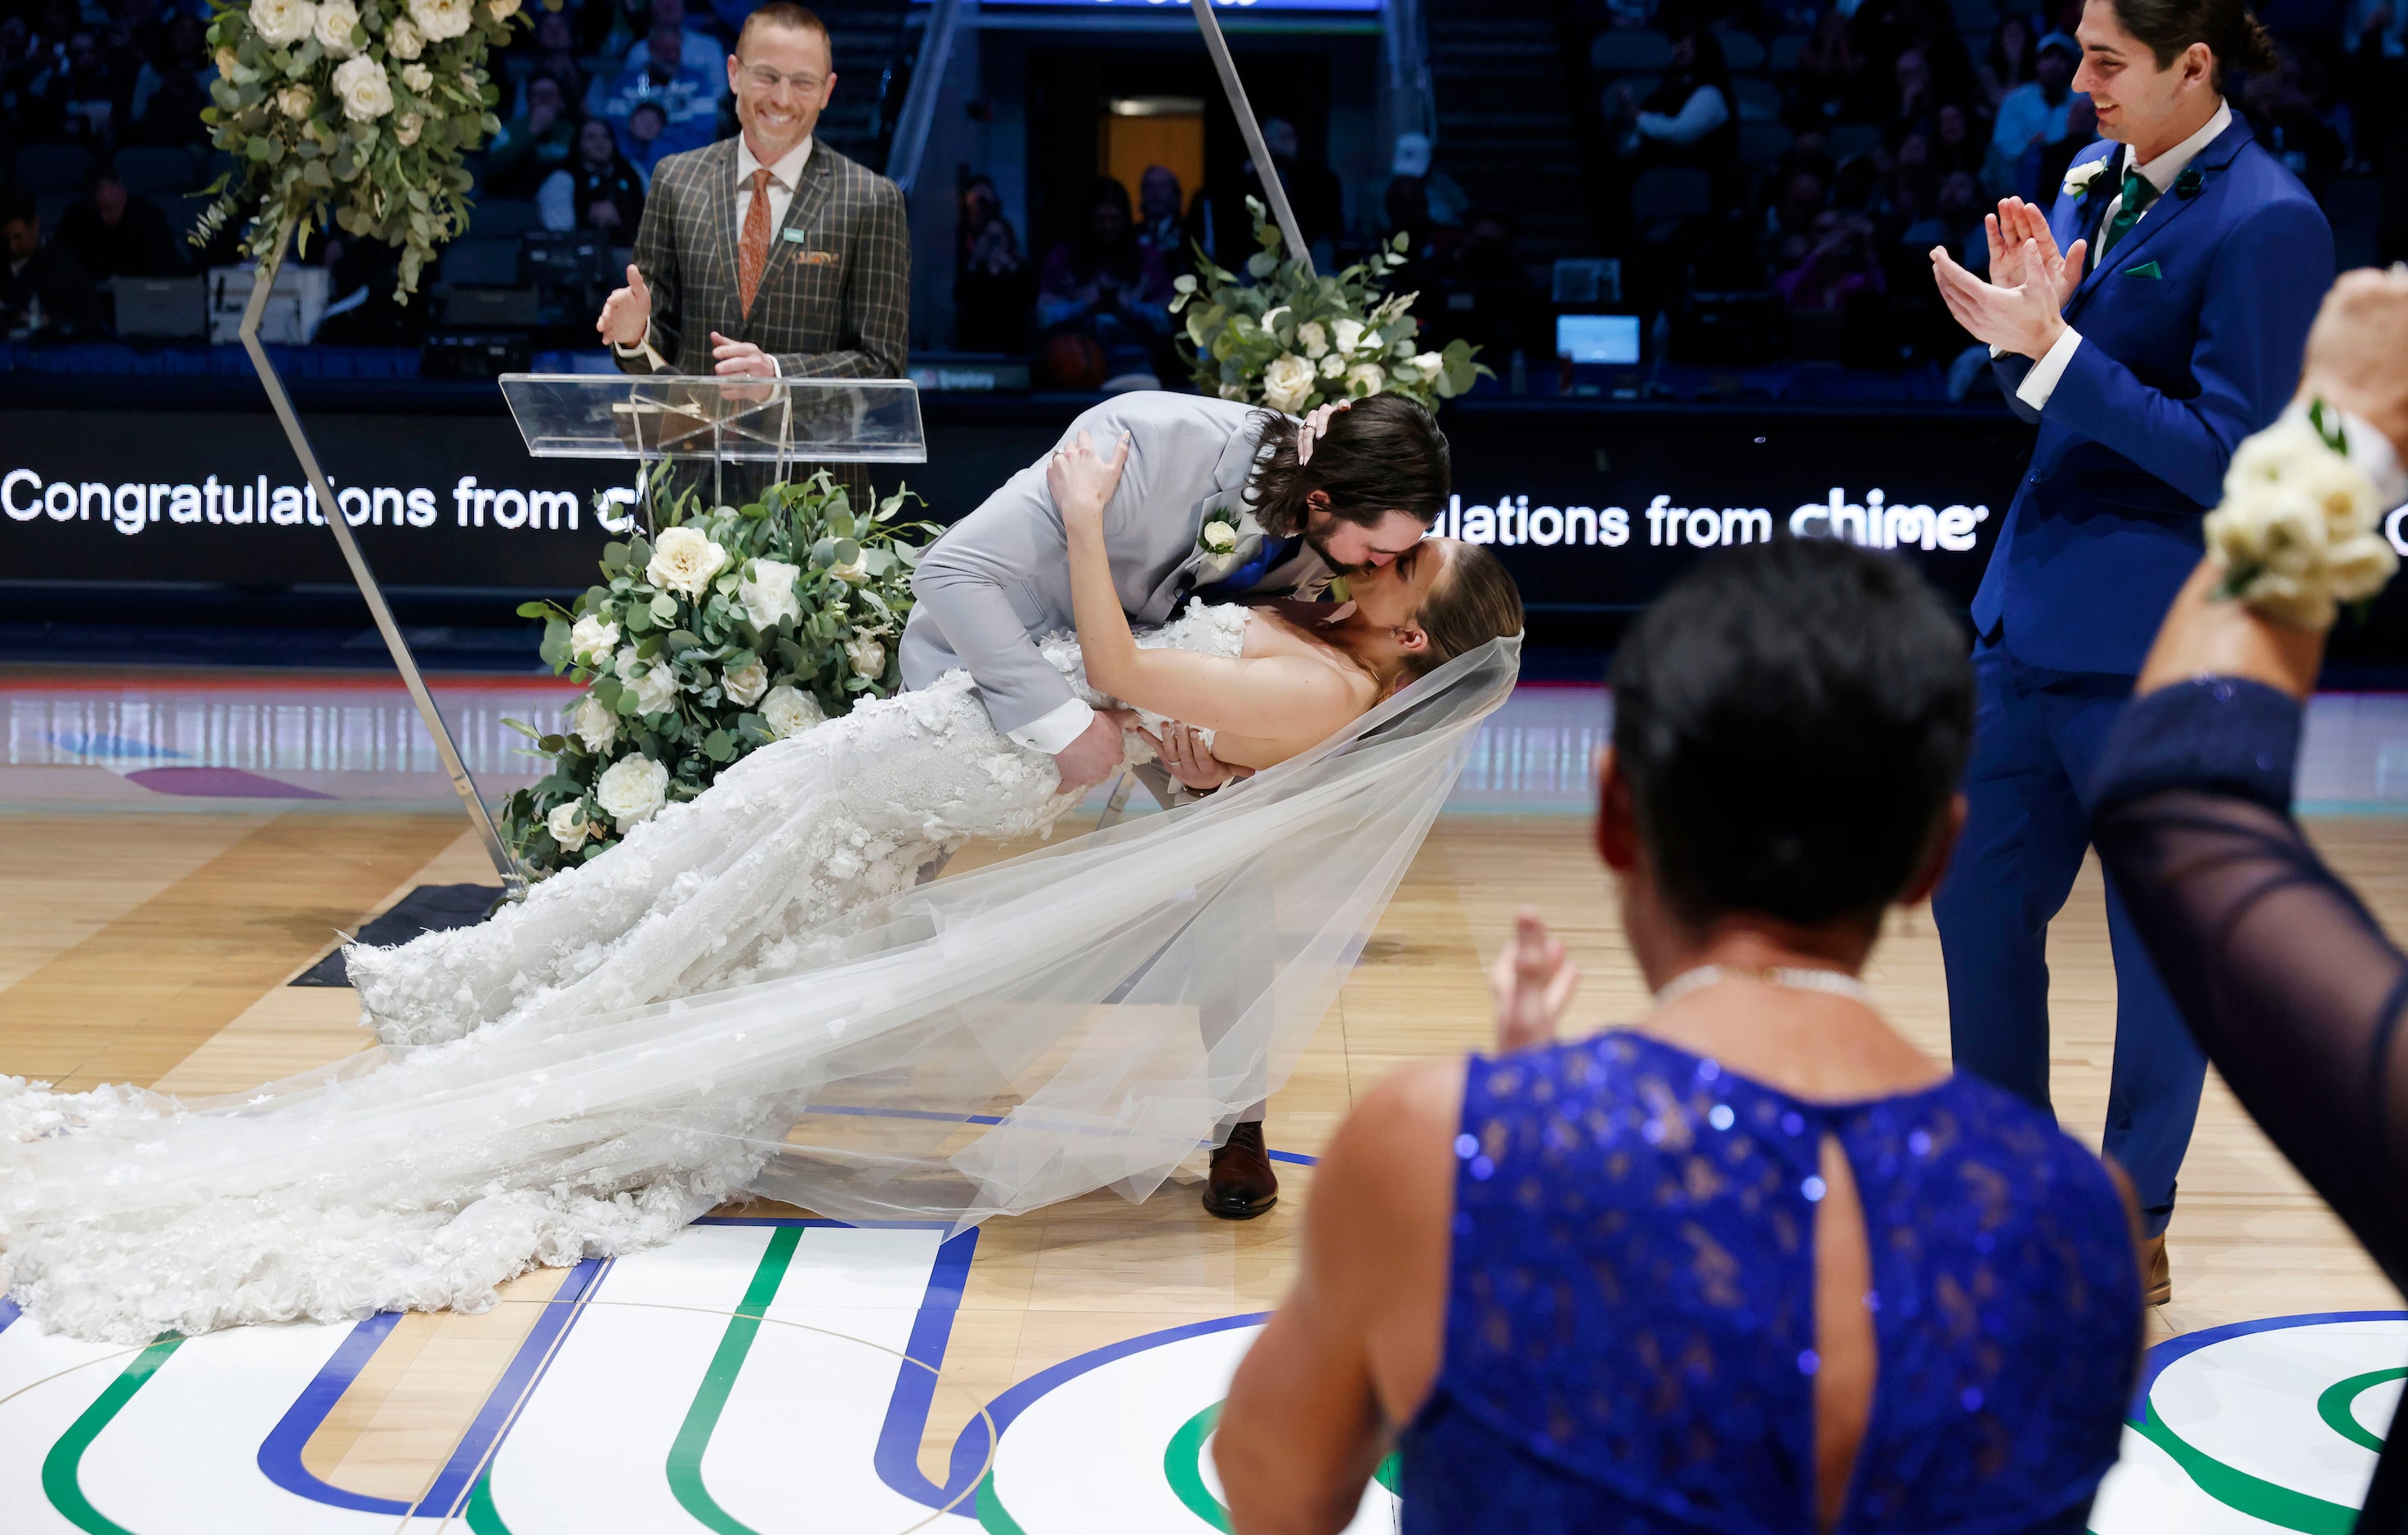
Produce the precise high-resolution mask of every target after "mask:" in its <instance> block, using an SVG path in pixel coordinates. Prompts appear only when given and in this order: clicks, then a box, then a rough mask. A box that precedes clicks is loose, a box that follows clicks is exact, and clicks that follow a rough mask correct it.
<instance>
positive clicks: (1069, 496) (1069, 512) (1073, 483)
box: [1045, 432, 1129, 532]
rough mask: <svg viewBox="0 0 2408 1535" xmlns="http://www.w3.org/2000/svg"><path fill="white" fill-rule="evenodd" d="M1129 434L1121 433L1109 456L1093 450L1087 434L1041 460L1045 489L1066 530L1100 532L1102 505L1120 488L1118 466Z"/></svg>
mask: <svg viewBox="0 0 2408 1535" xmlns="http://www.w3.org/2000/svg"><path fill="white" fill-rule="evenodd" d="M1128 455H1129V437H1128V434H1127V433H1126V432H1123V433H1122V434H1121V440H1120V444H1119V446H1118V447H1117V448H1116V449H1115V450H1114V451H1113V452H1112V456H1111V457H1110V458H1106V457H1104V456H1103V455H1102V454H1101V453H1098V452H1096V445H1095V443H1094V442H1093V441H1091V440H1090V439H1089V438H1088V437H1087V434H1086V433H1084V432H1082V433H1080V434H1079V440H1078V441H1077V442H1074V443H1072V444H1070V445H1069V446H1068V447H1066V448H1056V449H1054V456H1053V457H1052V458H1050V459H1048V460H1046V462H1045V488H1046V489H1047V490H1049V491H1051V492H1053V493H1054V505H1055V506H1056V507H1059V508H1060V509H1062V525H1063V527H1064V529H1065V530H1066V531H1070V530H1077V531H1086V532H1097V531H1100V530H1101V529H1102V527H1103V522H1104V507H1105V505H1106V504H1107V503H1108V502H1110V501H1111V498H1112V493H1113V492H1114V491H1116V490H1118V489H1120V484H1121V469H1122V467H1123V466H1125V465H1126V464H1127V463H1128Z"/></svg>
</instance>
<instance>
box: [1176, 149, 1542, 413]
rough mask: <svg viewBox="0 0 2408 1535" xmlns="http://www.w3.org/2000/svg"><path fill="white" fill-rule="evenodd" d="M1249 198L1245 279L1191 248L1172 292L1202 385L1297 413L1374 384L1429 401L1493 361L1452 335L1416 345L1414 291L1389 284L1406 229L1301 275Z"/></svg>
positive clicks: (1183, 343)
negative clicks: (1191, 265) (1436, 347)
mask: <svg viewBox="0 0 2408 1535" xmlns="http://www.w3.org/2000/svg"><path fill="white" fill-rule="evenodd" d="M1246 207H1247V208H1249V209H1251V210H1252V211H1253V213H1254V238H1255V240H1256V241H1257V242H1259V243H1260V244H1261V246H1262V249H1261V250H1260V251H1255V252H1254V254H1253V255H1252V256H1249V257H1247V258H1246V275H1245V280H1241V279H1240V277H1239V276H1238V275H1237V274H1236V273H1233V272H1229V271H1226V270H1224V269H1223V268H1221V267H1219V266H1216V265H1213V264H1212V262H1211V260H1210V259H1208V258H1207V257H1206V256H1205V254H1204V252H1203V251H1202V250H1201V249H1200V248H1199V249H1198V250H1197V252H1196V275H1195V276H1193V277H1182V278H1181V279H1180V280H1179V282H1178V290H1179V291H1178V293H1177V294H1174V295H1173V296H1172V298H1171V301H1170V308H1171V309H1172V311H1173V312H1174V313H1177V312H1181V311H1184V313H1185V315H1186V321H1185V324H1186V328H1185V330H1184V332H1183V335H1182V336H1181V337H1180V351H1182V353H1183V354H1184V355H1185V356H1186V358H1187V360H1188V363H1189V366H1191V368H1192V369H1193V370H1194V376H1195V380H1196V387H1197V389H1198V390H1200V391H1202V392H1203V393H1204V394H1207V395H1219V396H1220V397H1221V398H1223V399H1225V400H1244V401H1247V402H1248V403H1250V404H1254V405H1262V406H1267V407H1269V409H1273V410H1280V411H1284V412H1286V413H1287V414H1289V415H1291V416H1296V415H1302V414H1303V413H1304V412H1306V411H1308V410H1311V409H1314V408H1316V407H1318V406H1323V405H1328V404H1332V403H1334V402H1336V401H1339V400H1359V399H1362V398H1363V397H1364V396H1366V395H1381V394H1392V395H1409V396H1411V397H1412V398H1413V399H1415V400H1418V401H1419V402H1421V403H1422V404H1423V405H1426V406H1435V405H1436V404H1437V403H1438V402H1439V401H1440V400H1445V399H1453V398H1454V397H1455V395H1460V394H1462V393H1463V392H1464V391H1466V390H1468V389H1469V388H1470V387H1471V381H1472V380H1473V379H1475V378H1477V377H1479V376H1480V375H1482V374H1484V373H1489V372H1490V370H1489V368H1488V367H1487V366H1485V365H1484V364H1482V363H1480V362H1477V361H1475V360H1474V359H1475V356H1476V354H1477V353H1478V351H1479V350H1480V349H1479V348H1477V347H1475V346H1472V345H1471V344H1470V343H1469V342H1467V341H1464V340H1463V339H1461V338H1460V337H1458V338H1457V339H1455V340H1453V341H1450V342H1448V343H1447V344H1446V346H1445V347H1444V349H1443V350H1441V351H1423V350H1422V348H1421V343H1420V342H1419V341H1418V340H1417V339H1416V337H1418V336H1419V335H1420V332H1421V322H1420V321H1419V320H1417V319H1415V318H1414V317H1413V316H1412V312H1411V311H1412V305H1413V300H1414V299H1415V298H1416V297H1418V296H1420V295H1419V294H1410V293H1406V294H1392V293H1388V292H1387V291H1386V287H1387V284H1388V281H1389V280H1390V279H1391V278H1392V277H1393V276H1394V274H1395V273H1396V272H1397V271H1398V269H1399V268H1401V267H1402V266H1403V265H1405V260H1406V258H1405V255H1404V251H1405V250H1406V247H1407V237H1405V236H1403V235H1398V237H1397V238H1396V242H1395V243H1394V244H1393V245H1391V246H1389V247H1386V248H1384V249H1383V250H1379V251H1373V252H1372V254H1371V256H1370V258H1369V260H1367V261H1362V262H1358V263H1356V264H1355V265H1352V266H1349V267H1347V268H1346V269H1345V270H1344V271H1342V272H1340V273H1339V274H1338V275H1337V276H1335V277H1320V276H1308V275H1307V273H1306V270H1305V264H1304V263H1303V262H1302V261H1299V260H1297V259H1296V258H1294V257H1292V256H1291V257H1286V258H1283V257H1282V256H1281V254H1280V248H1281V245H1282V243H1283V242H1282V239H1281V237H1280V232H1279V228H1278V226H1277V225H1276V224H1273V223H1272V222H1270V221H1269V218H1268V217H1267V216H1266V215H1265V213H1264V211H1263V205H1262V203H1261V202H1260V201H1259V200H1257V199H1255V198H1253V197H1249V198H1247V199H1246ZM1491 377H1494V375H1493V374H1491Z"/></svg>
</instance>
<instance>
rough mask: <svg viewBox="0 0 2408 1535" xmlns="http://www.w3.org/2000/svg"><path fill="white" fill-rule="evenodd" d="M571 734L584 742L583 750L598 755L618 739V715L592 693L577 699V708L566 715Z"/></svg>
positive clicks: (607, 749)
mask: <svg viewBox="0 0 2408 1535" xmlns="http://www.w3.org/2000/svg"><path fill="white" fill-rule="evenodd" d="M568 728H569V731H570V733H571V734H573V735H575V736H576V738H577V739H579V740H581V741H583V742H584V743H585V750H587V751H588V752H591V753H594V754H595V756H600V755H601V754H602V753H605V752H607V751H609V749H610V743H611V742H612V741H614V740H616V739H619V716H618V714H617V713H615V712H614V711H613V710H611V709H610V707H609V705H608V704H605V703H604V702H603V701H602V700H601V699H599V698H596V697H595V696H594V695H592V694H590V693H589V694H587V695H586V696H584V697H582V698H580V699H578V700H577V710H576V712H575V713H573V714H571V715H570V716H569V717H568Z"/></svg>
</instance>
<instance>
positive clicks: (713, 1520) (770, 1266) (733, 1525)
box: [480, 1226, 803, 1535]
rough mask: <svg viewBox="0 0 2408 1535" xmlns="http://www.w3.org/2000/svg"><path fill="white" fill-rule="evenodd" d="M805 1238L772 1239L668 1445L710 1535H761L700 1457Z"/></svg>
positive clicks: (682, 1495)
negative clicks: (713, 1491)
mask: <svg viewBox="0 0 2408 1535" xmlns="http://www.w3.org/2000/svg"><path fill="white" fill-rule="evenodd" d="M802 1236H803V1228H802V1227H799V1226H781V1227H778V1228H777V1230H776V1231H775V1232H773V1233H772V1234H771V1236H770V1238H769V1247H768V1250H767V1252H765V1253H763V1254H762V1255H761V1266H760V1267H759V1268H757V1269H755V1270H753V1283H752V1284H751V1285H750V1286H748V1287H747V1288H746V1289H745V1291H744V1299H743V1302H742V1303H741V1304H740V1305H738V1307H737V1308H736V1314H735V1315H733V1316H731V1317H729V1318H728V1319H727V1331H726V1332H725V1333H724V1334H723V1335H722V1336H721V1338H720V1340H719V1352H718V1353H717V1354H715V1355H713V1356H711V1360H710V1370H706V1371H705V1372H704V1374H703V1377H702V1387H701V1389H700V1390H698V1391H696V1392H695V1394H694V1402H693V1404H692V1405H691V1406H689V1407H687V1408H686V1410H685V1422H684V1424H683V1425H682V1426H681V1427H679V1429H678V1435H677V1440H676V1442H674V1443H672V1444H671V1445H670V1446H669V1458H668V1477H669V1491H671V1492H672V1493H674V1494H676V1495H677V1500H678V1502H679V1504H680V1505H681V1506H682V1507H683V1508H684V1509H685V1511H686V1512H687V1513H691V1514H693V1515H694V1516H695V1519H696V1520H698V1521H699V1522H700V1523H701V1524H702V1526H703V1527H704V1528H707V1529H709V1530H710V1531H712V1535H759V1532H758V1531H756V1530H755V1529H753V1527H752V1526H750V1525H748V1524H746V1523H744V1522H743V1521H742V1520H740V1519H738V1518H737V1517H736V1516H735V1515H734V1514H732V1513H728V1512H727V1511H726V1510H725V1509H724V1508H721V1507H720V1506H719V1499H715V1498H713V1497H711V1496H710V1488H709V1487H706V1486H704V1485H703V1484H702V1452H703V1451H704V1450H705V1449H707V1448H709V1447H710V1436H711V1434H712V1433H713V1432H714V1431H716V1430H717V1428H718V1427H719V1414H720V1413H722V1412H723V1411H724V1410H725V1408H726V1406H727V1394H728V1393H729V1392H730V1391H731V1390H733V1389H735V1386H736V1377H737V1375H738V1373H740V1372H741V1371H742V1370H743V1369H744V1356H746V1355H747V1354H749V1353H751V1352H752V1349H753V1338H754V1336H755V1335H757V1334H758V1333H759V1332H760V1330H761V1317H762V1313H765V1312H767V1310H768V1309H769V1302H770V1301H772V1300H774V1299H776V1298H777V1296H778V1286H779V1285H780V1284H781V1283H783V1282H784V1280H785V1277H786V1266H787V1265H788V1264H790V1263H792V1262H793V1261H794V1260H795V1247H796V1243H797V1242H799V1241H802ZM480 1535H482V1532H480Z"/></svg>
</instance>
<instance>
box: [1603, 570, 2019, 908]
mask: <svg viewBox="0 0 2408 1535" xmlns="http://www.w3.org/2000/svg"><path fill="white" fill-rule="evenodd" d="M1965 652H1966V642H1965V636H1964V633H1963V631H1962V630H1961V629H1960V628H1959V627H1958V625H1957V621H1956V620H1955V619H1954V618H1953V617H1951V616H1950V614H1949V611H1948V610H1947V609H1946V608H1945V607H1944V606H1943V605H1942V603H1941V600H1940V598H1939V596H1938V595H1936V594H1934V593H1933V592H1932V590H1931V588H1930V586H1929V585H1928V584H1927V583H1926V582H1925V581H1924V580H1923V578H1922V576H1921V575H1919V574H1918V573H1917V572H1916V571H1915V570H1914V567H1912V566H1910V565H1908V564H1907V563H1906V562H1905V561H1903V560H1900V559H1898V558H1896V557H1894V556H1889V555H1883V554H1876V553H1873V552H1870V551H1866V550H1862V549H1858V548H1856V546H1855V545H1853V544H1849V543H1843V542H1841V541H1839V540H1836V539H1824V538H1782V539H1776V540H1775V541H1773V542H1771V543H1769V544H1756V545H1748V546H1742V547H1741V548H1739V549H1736V550H1733V551H1731V552H1727V553H1722V554H1716V555H1714V556H1713V557H1711V558H1709V559H1707V560H1705V561H1704V562H1703V563H1701V564H1700V565H1699V567H1697V568H1696V569H1695V570H1693V571H1691V572H1690V573H1689V574H1688V575H1686V576H1684V577H1683V578H1682V579H1681V580H1680V581H1677V582H1675V583H1674V584H1673V586H1672V588H1671V589H1670V591H1668V592H1666V593H1665V594H1664V595H1663V596H1662V597H1661V598H1660V599H1658V600H1657V601H1656V605H1655V606H1654V607H1653V608H1650V609H1649V610H1647V611H1646V613H1645V614H1644V615H1643V616H1641V619H1640V620H1639V622H1638V623H1637V624H1634V625H1633V626H1632V627H1631V630H1630V633H1629V636H1628V637H1627V638H1625V639H1624V641H1623V642H1622V646H1621V649H1620V650H1619V651H1618V652H1617V653H1615V655H1614V658H1613V672H1612V674H1611V676H1610V677H1609V678H1608V681H1609V682H1610V683H1611V685H1612V686H1613V751H1614V759H1615V762H1616V764H1617V766H1618V768H1619V769H1620V771H1621V773H1622V775H1623V777H1624V779H1625V780H1626V782H1627V783H1628V784H1629V787H1630V794H1631V799H1632V806H1631V808H1632V811H1633V812H1634V816H1635V819H1636V821H1637V824H1638V829H1639V836H1640V839H1641V842H1642V843H1643V844H1644V845H1645V847H1646V849H1647V854H1648V863H1649V864H1650V866H1651V872H1652V873H1653V875H1654V878H1655V882H1656V888H1657V889H1658V890H1659V891H1660V892H1661V893H1662V895H1663V897H1664V898H1665V901H1666V903H1667V904H1668V905H1669V906H1670V909H1671V911H1672V913H1673V914H1674V915H1675V916H1676V917H1677V918H1679V919H1680V920H1681V921H1682V922H1683V923H1684V924H1686V925H1690V926H1691V927H1693V928H1703V927H1705V926H1707V925H1710V924H1711V923H1712V922H1713V920H1714V919H1715V918H1717V917H1720V916H1723V915H1725V914H1729V913H1737V912H1752V913H1757V914H1762V915H1769V916H1772V917H1777V918H1779V919H1781V920H1783V921H1785V922H1794V923H1799V924H1803V925H1819V924H1822V923H1827V922H1830V921H1832V920H1834V919H1837V918H1854V919H1856V920H1857V921H1859V922H1861V923H1864V924H1867V925H1878V924H1879V922H1880V920H1881V915H1882V912H1883V911H1884V910H1885V908H1887V907H1888V905H1889V904H1890V903H1891V901H1893V900H1894V899H1896V898H1897V897H1898V895H1899V892H1900V891H1901V890H1903V889H1904V888H1905V887H1906V885H1907V882H1909V881H1911V880H1912V879H1914V876H1915V874H1916V873H1917V872H1918V870H1919V868H1920V866H1921V863H1922V860H1923V859H1924V857H1925V856H1926V854H1927V853H1928V850H1929V848H1930V847H1931V845H1932V839H1933V838H1934V837H1935V836H1936V835H1938V834H1939V830H1940V827H1941V826H1942V824H1943V817H1944V815H1945V812H1946V811H1947V808H1948V804H1949V800H1950V797H1951V796H1953V795H1954V794H1955V792H1956V789H1957V780H1958V778H1959V776H1960V775H1961V774H1962V773H1963V771H1964V768H1965V759H1966V753H1967V752H1968V751H1969V750H1970V749H1971V742H1972V735H1973V670H1972V667H1971V664H1970V663H1969V662H1968V661H1967V660H1966V656H1965Z"/></svg>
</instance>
